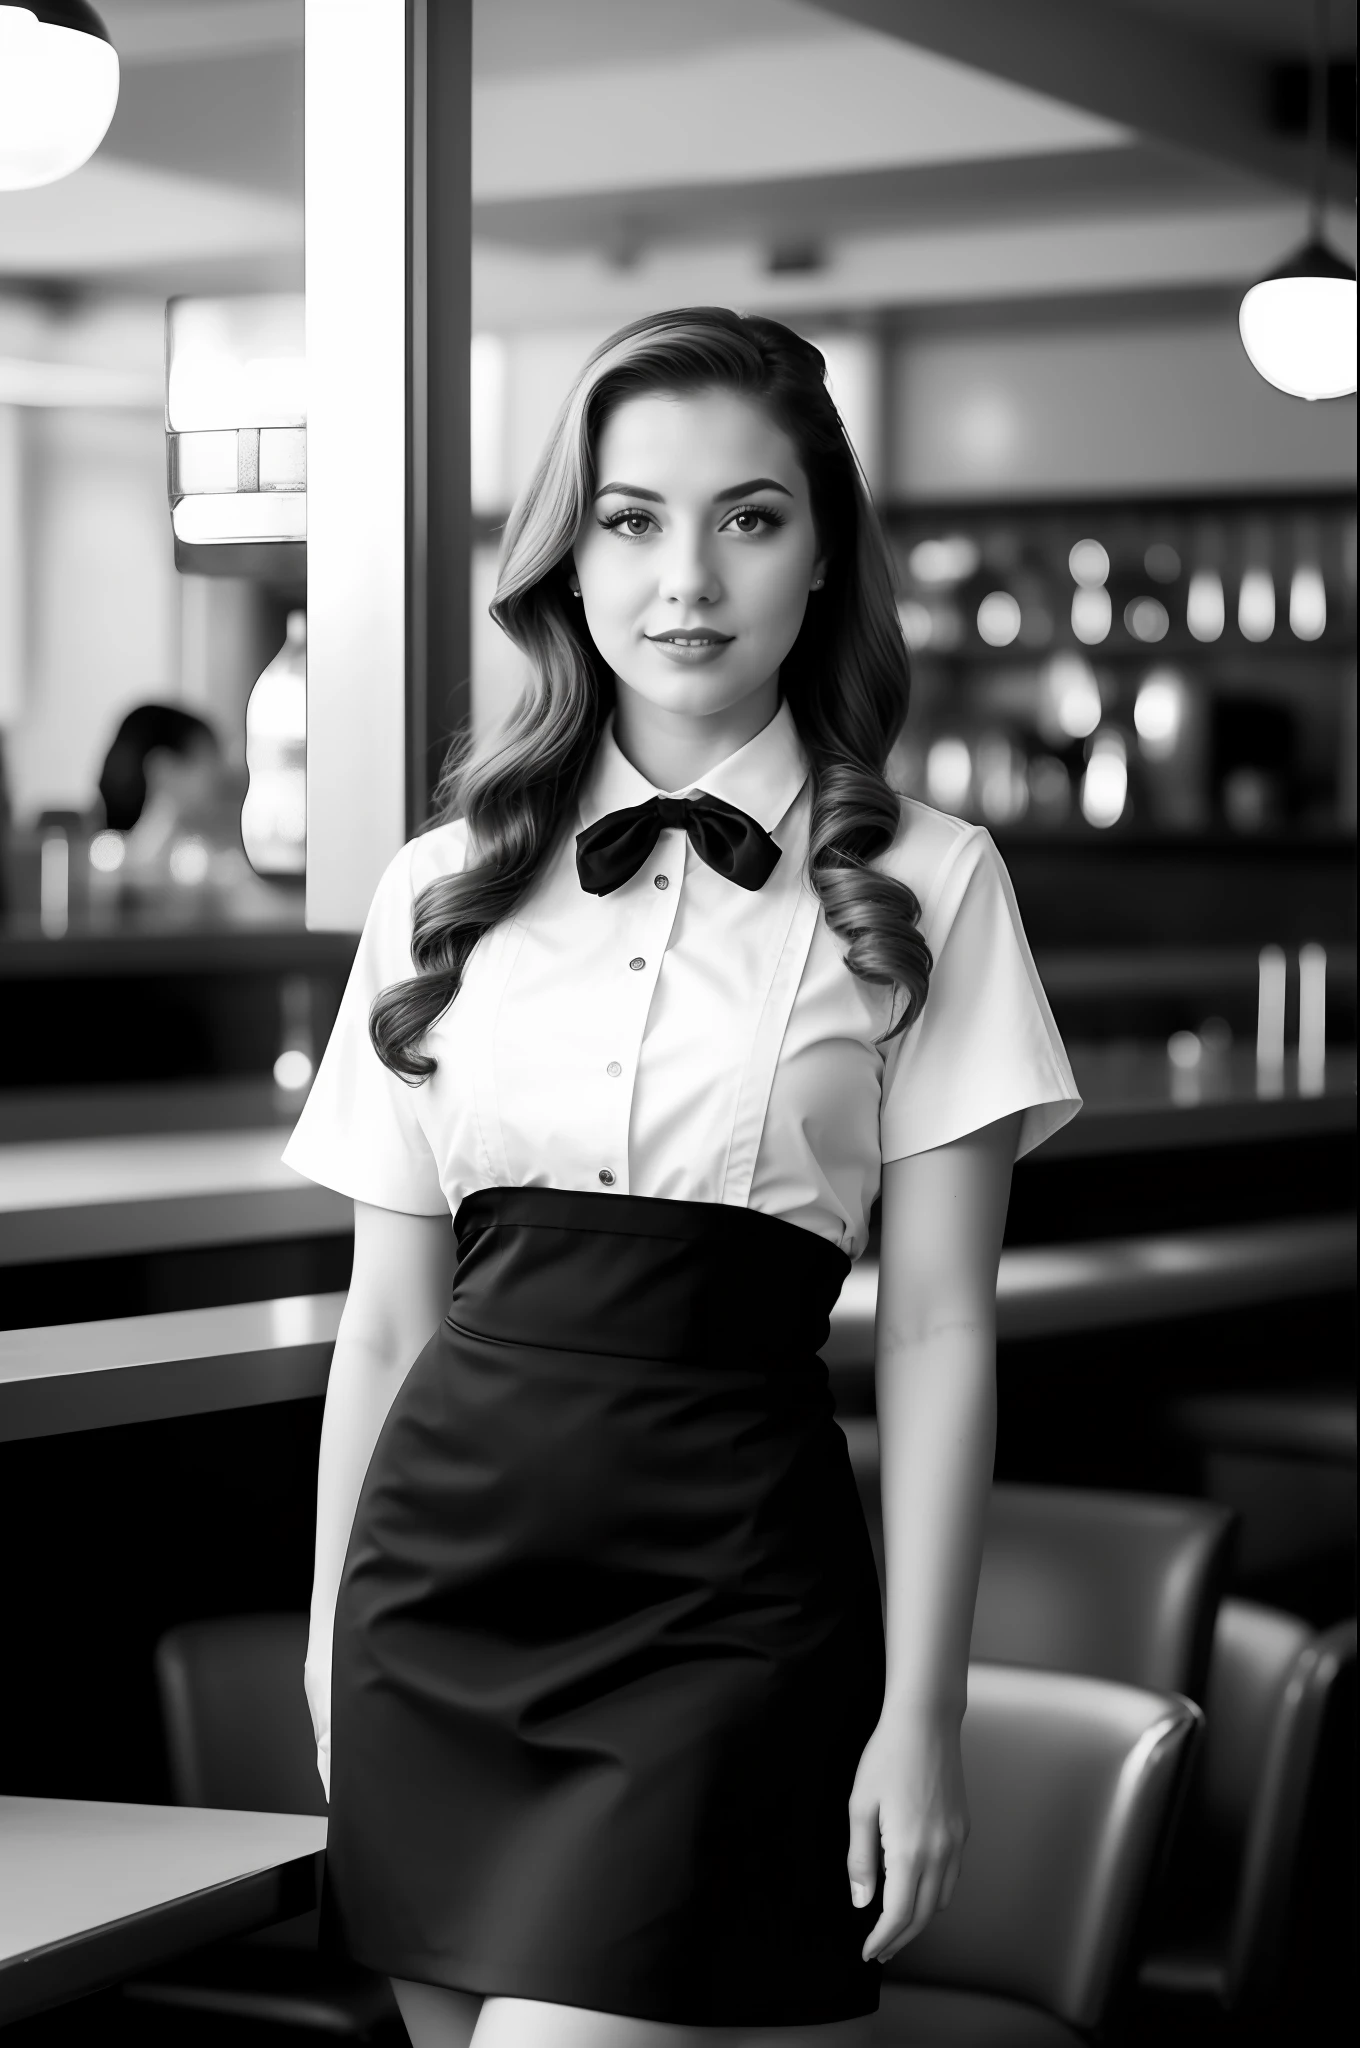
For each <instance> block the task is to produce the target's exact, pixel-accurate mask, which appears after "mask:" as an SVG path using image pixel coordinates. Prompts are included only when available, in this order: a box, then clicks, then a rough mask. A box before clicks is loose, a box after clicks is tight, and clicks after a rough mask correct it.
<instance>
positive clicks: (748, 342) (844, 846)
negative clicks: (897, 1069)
mask: <svg viewBox="0 0 1360 2048" xmlns="http://www.w3.org/2000/svg"><path fill="white" fill-rule="evenodd" d="M715 386H716V387H720V388H722V389H725V390H729V391H735V392H738V393H740V394H741V395H742V396H744V397H747V398H750V399H753V400H755V401H756V402H757V403H759V404H760V405H762V406H763V407H764V408H765V409H766V411H767V412H768V413H769V414H770V415H771V417H772V418H773V419H774V421H775V423H776V424H777V425H778V426H779V427H780V428H781V429H782V430H783V432H784V433H786V434H787V435H788V437H789V439H790V441H791V442H792V443H793V446H794V448H795V450H796V451H797V455H798V459H799V461H800V462H801V464H802V466H803V470H804V473H805V475H806V476H807V480H808V485H809V494H810V498H811V505H812V514H813V521H814V524H815V527H816V531H817V539H818V546H819V547H820V549H821V550H822V552H823V554H824V555H825V556H826V558H827V567H826V583H825V587H824V588H823V590H822V591H821V592H820V593H819V594H818V595H817V596H815V597H814V598H813V599H812V600H811V602H810V603H809V605H808V608H807V612H806V614H805V616H804V620H803V625H802V628H801V630H800V632H799V634H798V638H797V640H796V641H795V642H794V645H793V647H792V648H791V649H790V651H789V653H788V655H787V656H786V657H785V660H784V662H783V664H782V666H781V668H780V674H779V680H780V687H781V690H782V693H783V695H784V697H785V698H786V699H787V701H788V704H789V708H790V710H791V712H792V714H793V718H794V722H795V724H796V725H797V728H798V732H799V736H800V738H801V740H802V742H803V746H804V748H805V750H806V752H807V755H808V760H809V764H810V770H811V783H812V818H811V835H810V845H809V852H808V876H809V880H810V881H811V884H812V886H813V888H814V889H815V890H816V892H817V894H818V896H819V897H820V898H821V902H822V905H823V908H824V909H825V912H826V918H827V922H828V924H829V925H830V927H831V929H832V930H833V931H834V932H835V933H836V934H837V935H838V937H840V938H842V939H844V940H845V941H846V945H847V950H846V954H845V964H846V966H847V967H848V968H849V970H850V972H851V973H852V974H855V975H858V976H859V977H860V979H861V980H863V981H866V982H873V983H876V984H879V985H880V986H881V985H887V984H891V985H892V986H894V988H895V989H897V990H900V991H901V992H903V993H904V995H905V997H906V1001H905V1005H904V1008H903V1012H902V1015H901V1016H900V1017H899V1019H898V1020H897V1022H896V1023H895V1024H894V1025H893V1027H892V1029H891V1030H890V1031H888V1032H887V1033H885V1035H884V1036H885V1041H886V1039H887V1038H891V1037H893V1036H895V1035H896V1033H897V1032H899V1031H903V1030H905V1029H906V1027H907V1026H908V1025H909V1024H910V1023H911V1022H912V1021H913V1020H914V1019H915V1017H916V1016H917V1015H918V1013H919V1011H920V1009H921V1007H922V1005H923V1004H924V1002H925V999H926V993H927V990H928V988H929V984H930V971H931V967H932V965H933V961H932V959H931V954H930V949H929V947H928V946H927V945H926V942H925V940H924V938H923V937H922V935H921V933H920V931H919V930H918V929H917V925H918V923H919V919H920V914H921V906H920V904H919V903H918V901H917V899H916V897H915V895H914V894H913V892H912V891H911V890H910V889H909V888H908V887H907V886H906V885H905V883H902V882H899V881H896V880H894V879H893V877H891V876H890V875H886V874H882V873H880V872H878V871H876V870H875V869H873V868H871V867H870V866H869V865H868V864H869V862H870V861H872V860H873V859H874V857H875V855H877V854H881V853H883V852H884V851H885V850H886V849H887V847H888V846H890V845H891V843H892V841H893V838H894V836H895V835H896V832H897V829H898V821H899V816H900V807H899V802H898V798H897V796H896V794H895V793H894V791H893V789H892V787H891V785H890V784H889V782H888V780H887V777H886V775H885V772H884V770H885V766H886V763H887V759H888V755H889V753H890V751H891V749H892V746H893V743H894V741H895V740H896V738H897V735H898V733H899V732H900V731H901V728H902V725H903V722H904V721H905V719H906V715H907V707H908V702H909V697H910V689H911V676H910V668H909V665H908V660H907V650H906V645H905V643H904V641H903V638H902V632H901V628H900V625H899V623H898V618H897V610H896V605H895V603H894V598H893V581H892V572H891V568H890V564H889V557H888V552H887V547H886V545H885V543H884V539H883V535H882V532H881V529H880V527H879V524H878V520H877V517H876V515H875V513H874V509H873V504H872V501H871V499H870V496H869V491H868V487H867V485H866V483H865V480H864V476H863V473H862V471H861V470H860V467H859V464H858V463H857V461H856V459H855V454H854V450H853V449H852V447H851V445H850V442H849V439H848V437H847V435H846V432H845V428H844V426H843V424H842V422H841V417H840V414H839V413H838V412H837V410H836V407H835V405H834V404H833V403H832V399H831V395H830V393H829V392H828V390H827V387H826V362H825V358H824V357H823V356H822V354H821V352H820V350H818V349H816V348H814V347H813V346H812V344H811V343H810V342H808V341H805V340H804V339H803V338H802V336H801V335H798V334H795V333H794V332H793V330H792V329H791V328H788V327H785V326H783V325H781V323H780V322H779V321H777V320H767V319H764V318H758V317H755V316H752V315H745V314H741V313H733V312H729V311H728V310H727V308H725V307H722V306H689V307H684V308H681V309H680V310H678V311H675V312H668V313H654V314H651V315H649V316H647V317H646V318H645V319H641V320H634V321H632V322H631V323H630V324H629V325H628V326H627V327H622V328H620V329H619V331H618V333H617V334H614V335H611V337H610V338H609V340H608V341H606V342H603V343H601V345H600V347H599V348H597V349H596V350H595V352H594V354H593V355H592V356H591V357H590V358H589V360H588V361H587V363H586V364H585V366H584V368H583V369H582V371H581V373H580V375H579V376H578V377H577V379H576V382H575V384H574V385H573V386H572V389H571V390H570V391H569V392H568V394H567V396H566V398H565V400H564V401H563V404H562V408H561V410H560V411H559V413H558V415H557V418H556V420H555V422H554V424H553V428H552V431H551V433H550V434H549V436H548V440H547V445H546V446H545V447H544V450H543V453H542V454H541V456H540V457H539V460H538V466H537V468H536V469H535V471H534V473H533V476H532V477H531V478H530V480H529V482H528V484H527V485H526V486H525V488H524V490H523V491H522V492H521V493H520V496H519V498H518V500H517V501H516V504H515V506H514V509H513V511H512V512H511V514H510V517H509V519H508V520H507V522H506V527H505V535H504V539H503V541H502V544H501V553H500V567H499V574H498V578H497V584H496V594H495V597H494V599H493V601H492V604H491V608H490V609H491V616H492V618H493V619H495V621H496V623H497V625H498V626H500V627H501V629H502V631H503V632H505V633H508V634H509V636H510V638H511V639H512V640H513V641H514V643H515V645H516V646H517V647H518V648H520V649H521V651H522V652H523V653H524V654H526V655H527V656H528V659H529V662H530V665H531V667H532V671H533V674H532V677H531V679H530V681H529V682H528V683H527V684H526V686H525V688H524V691H523V694H522V695H521V696H520V698H519V700H518V702H517V703H516V705H515V706H514V709H513V710H512V712H511V713H510V716H509V719H508V720H507V721H506V723H505V724H504V725H503V726H502V727H501V728H500V729H499V730H497V731H496V732H495V733H494V734H492V735H490V736H488V737H486V738H484V739H483V740H481V741H479V742H478V743H476V744H472V743H471V742H469V741H468V740H467V739H466V738H464V737H460V738H458V739H456V740H455V741H454V743H453V745H452V746H451V748H450V750H449V754H448V757H447V759H446V762H445V766H444V770H443V773H442V775H441V778H440V783H439V787H438V790H437V791H436V795H435V807H434V815H433V817H432V818H431V820H430V824H431V825H438V824H445V823H447V822H448V821H449V820H451V819H453V818H457V817H462V818H465V819H466V821H467V828H468V852H467V863H466V865H465V867H464V868H463V871H462V872H461V873H460V874H456V875H448V876H445V877H443V878H441V879H440V880H438V881H434V882H431V883H430V884H429V885H428V886H427V887H426V888H425V889H423V890H422V891H421V893H420V895H419V896H418V898H417V899H416V904H415V911H414V916H413V919H412V936H411V958H412V962H413V964H414V966H415V968H416V973H415V976H414V977H413V978H412V979H411V980H409V981H401V982H397V983H396V984H394V986H392V987H391V988H387V989H384V990H383V991H382V992H381V994H380V995H379V996H378V997H377V998H376V1000H375V1002H374V1004H373V1007H372V1010H371V1012H370V1015H369V1032H370V1036H371V1038H372V1041H373V1045H374V1048H375V1050H376V1051H377V1053H378V1056H379V1058H380V1059H382V1060H383V1061H384V1062H385V1064H386V1065H387V1066H388V1067H390V1068H391V1069H392V1070H393V1072H394V1073H397V1074H400V1075H401V1076H402V1077H403V1078H404V1079H406V1080H407V1081H409V1082H410V1083H412V1084H413V1085H416V1084H418V1083H419V1082H421V1081H423V1080H425V1079H427V1078H428V1076H429V1075H430V1074H432V1073H433V1072H434V1071H435V1069H436V1066H437V1064H438V1062H437V1061H436V1060H435V1059H434V1058H432V1057H431V1055H430V1054H429V1053H427V1052H424V1051H421V1050H420V1049H419V1042H420V1040H421V1038H422V1037H423V1035H424V1033H425V1032H426V1031H427V1030H428V1029H429V1027H430V1025H431V1024H433V1023H434V1022H435V1020H436V1019H437V1018H438V1017H440V1016H442V1014H443V1013H444V1011H445V1010H446V1009H447V1008H448V1006H449V1004H450V1003H451V1002H452V1001H453V999H454V997H455V996H456V995H457V993H458V989H459V986H460V984H461V981H462V977H463V971H464V969H465V967H466V965H467V961H468V958H469V956H470V954H471V952H472V949H473V947H474V946H475V945H476V943H477V941H478V939H480V938H481V936H482V934H483V933H484V932H486V931H489V930H490V929H491V927H492V926H493V925H496V924H499V923H500V922H501V921H502V920H503V919H504V918H507V917H509V916H511V915H512V913H513V912H514V911H515V909H516V908H517V906H518V905H519V904H520V903H521V902H522V901H523V900H524V898H525V896H526V895H527V894H528V892H529V890H530V889H531V888H532V887H533V885H534V882H535V880H536V878H537V876H538V875H539V873H540V872H541V871H542V870H543V868H544V866H545V864H546V863H547V861H548V860H549V858H550V857H551V855H552V853H553V850H554V848H555V847H556V845H557V843H558V841H559V838H560V836H561V834H562V832H563V831H564V830H565V829H566V826H567V824H568V822H569V820H570V819H571V817H572V815H573V812H574V806H575V803H576V797H577V792H578V790H579V788H580V786H581V783H582V780H583V778H584V776H585V774H586V771H587V769H588V767H589V765H590V761H591V757H592V755H593V753H594V751H595V745H596V741H597V740H598V739H599V736H600V731H601V728H602V726H603V725H604V722H605V719H606V718H607V717H608V714H609V712H610V710H611V708H612V706H613V703H614V694H615V685H614V678H613V674H612V672H611V671H610V670H609V668H608V667H607V666H606V664H605V663H604V661H603V660H602V659H601V657H600V655H599V653H598V651H597V650H596V648H595V645H594V642H593V641H592V640H591V638H590V634H589V632H588V630H587V628H586V625H585V622H584V619H583V618H582V615H581V610H580V607H579V606H575V605H573V604H572V603H571V601H570V599H569V597H568V594H567V573H568V569H569V566H570V558H571V552H572V548H573V546H574V544H575V541H576V537H577V534H578V532H579V530H580V528H581V525H582V523H583V521H584V520H585V518H586V515H587V513H588V511H589V508H590V505H591V501H592V498H593V496H594V492H595V485H596V481H597V479H596V476H595V461H594V451H595V448H596V445H597V442H598V436H599V431H600V427H601V425H602V423H603V421H604V420H605V418H606V417H607V415H608V414H609V413H610V412H611V411H612V409H613V408H614V407H615V406H617V405H619V404H621V403H622V402H623V401H624V400H625V399H628V398H632V397H636V396H639V395H640V394H642V393H646V392H653V391H670V392H676V391H678V392H686V391H697V390H706V389H710V388H713V387H715Z"/></svg>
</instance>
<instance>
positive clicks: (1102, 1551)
mask: <svg viewBox="0 0 1360 2048" xmlns="http://www.w3.org/2000/svg"><path fill="white" fill-rule="evenodd" d="M1237 1525H1238V1517H1237V1515H1236V1513H1235V1511H1234V1510H1233V1509H1231V1508H1226V1507H1222V1506H1220V1505H1219V1504H1218V1503H1216V1502H1213V1501H1204V1500H1182V1499H1178V1498H1175V1497H1173V1496H1168V1495H1162V1494H1140V1493H1117V1492H1104V1491H1098V1490H1094V1489H1087V1488H1084V1487H1081V1488H1079V1487H1066V1486H1062V1487H1055V1486H1020V1485H1013V1484H1002V1485H997V1486H994V1487H993V1488H992V1494H991V1500H990V1502H989V1505H988V1512H987V1529H986V1537H985V1541H984V1547H983V1555H982V1573H981V1577H980V1580H979V1584H978V1598H977V1607H976V1610H975V1612H974V1620H973V1648H972V1654H973V1655H974V1656H975V1657H979V1658H983V1659H986V1660H987V1661H989V1662H993V1663H999V1664H1002V1663H1004V1664H1028V1665H1032V1666H1036V1667H1038V1668H1040V1669H1042V1670H1046V1671H1080V1672H1084V1673H1085V1674H1086V1676H1087V1677H1089V1678H1109V1679H1113V1680H1115V1681H1117V1682H1118V1683H1120V1684H1123V1685H1137V1686H1144V1687H1146V1689H1147V1690H1148V1691H1149V1692H1179V1693H1185V1694H1186V1695H1187V1696H1188V1697H1189V1698H1190V1699H1192V1700H1201V1701H1202V1700H1203V1698H1204V1693H1205V1687H1206V1685H1207V1683H1208V1676H1209V1653H1210V1646H1211V1644H1212V1642H1213V1630H1214V1615H1215V1613H1216V1611H1217V1609H1218V1604H1219V1601H1220V1599H1221V1597H1222V1594H1223V1591H1224V1588H1225V1586H1226V1584H1227V1579H1228V1572H1229V1568H1230V1565H1231V1562H1232V1550H1233V1543H1234V1539H1235V1537H1236V1533H1237Z"/></svg>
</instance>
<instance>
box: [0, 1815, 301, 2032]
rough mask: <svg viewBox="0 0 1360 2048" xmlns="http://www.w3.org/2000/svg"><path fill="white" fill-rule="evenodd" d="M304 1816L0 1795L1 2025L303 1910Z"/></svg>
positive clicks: (81, 1996)
mask: <svg viewBox="0 0 1360 2048" xmlns="http://www.w3.org/2000/svg"><path fill="white" fill-rule="evenodd" d="M325 1847H326V1822H325V1820H324V1819H318V1818H316V1817H314V1816H313V1815H311V1814H292V1813H237V1812H228V1811H225V1810H218V1809H208V1808H204V1807H193V1806H133V1805H123V1804H120V1803H118V1802H114V1801H110V1802H104V1801H100V1800H93V1799H24V1798H16V1797H14V1796H12V1795H8V1794H3V1793H0V2026H5V2025H8V2024H9V2023H10V2022H11V2021H13V2020H18V2019H23V2018H25V2017H26V2016H27V2015H28V2014H30V2013H35V2012H41V2011H42V2010H43V2009H44V2008H45V2007H47V2006H52V2005H59V2004H61V2003H62V2002H63V2001H65V2000H67V1999H72V1998H83V1997H84V1996H85V1995H86V1994H87V1993H88V1992H91V1991H99V1990H102V1989H103V1988H104V1987H105V1986H107V1985H110V1984H117V1983H120V1982H122V1980H123V1979H124V1978H126V1977H131V1976H134V1975H136V1974H137V1973H138V1972H140V1971H142V1970H146V1969H150V1968H152V1967H154V1966H156V1965H158V1964H161V1963H165V1962H169V1961H170V1960H171V1959H172V1958H173V1957H175V1956H178V1955H182V1954H184V1953H185V1951H186V1950H189V1949H195V1948H200V1947H202V1946H203V1945H204V1944H205V1943H207V1942H212V1941H220V1940H224V1939H226V1938H228V1937H230V1936H232V1935H237V1934H247V1933H249V1932H250V1931H251V1929H253V1928H256V1927H265V1926H268V1925H270V1924H271V1923H272V1922H273V1921H276V1920H287V1919H291V1918H292V1917H293V1915H294V1914H297V1913H306V1912H310V1911H311V1909H312V1907H313V1906H315V1905H316V1903H317V1901H318V1899H319V1898H320V1885H321V1865H322V1858H323V1855H324V1852H325Z"/></svg>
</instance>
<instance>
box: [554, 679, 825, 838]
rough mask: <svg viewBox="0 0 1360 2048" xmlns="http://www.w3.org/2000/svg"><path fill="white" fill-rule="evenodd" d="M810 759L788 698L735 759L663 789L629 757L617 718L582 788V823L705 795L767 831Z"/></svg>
mask: <svg viewBox="0 0 1360 2048" xmlns="http://www.w3.org/2000/svg"><path fill="white" fill-rule="evenodd" d="M807 774H808V757H807V753H806V751H805V749H804V747H803V742H802V740H801V739H800V738H799V736H798V728H797V726H796V725H795V724H794V721H793V713H792V712H791V711H790V709H789V707H788V703H787V701H786V700H785V699H784V698H781V699H780V702H779V709H778V710H777V711H776V712H775V715H774V717H773V718H772V719H771V720H770V722H769V724H768V725H766V726H762V728H761V730H760V731H759V732H758V733H757V734H756V735H755V738H754V739H749V740H747V742H746V744H745V746H742V747H738V748H737V751H736V752H735V754H729V755H728V756H727V758H726V760H723V761H719V762H717V763H716V765H715V766H714V767H712V768H708V769H705V771H704V773H703V774H702V775H700V776H698V777H697V778H696V779H695V781H693V782H688V783H686V784H685V786H684V788H683V789H657V788H656V787H655V785H654V784H653V783H650V782H649V781H648V780H647V778H646V776H645V775H643V774H642V773H641V772H640V771H639V770H638V769H636V768H635V767H634V766H633V764H632V762H631V761H628V760H626V759H625V758H624V756H623V754H622V753H621V752H620V750H619V744H618V741H617V740H616V739H615V738H614V714H613V712H612V711H611V712H610V714H609V716H608V718H607V719H606V720H605V722H604V726H603V729H602V730H601V733H600V738H599V742H598V744H597V747H596V751H595V758H594V760H593V761H592V763H591V765H590V769H589V771H588V773H587V775H586V779H585V781H584V783H583V784H582V787H581V796H580V812H581V823H582V825H583V826H589V825H593V824H595V823H596V821H597V820H598V819H600V818H603V817H605V816H606V815H607V814H608V813H609V812H610V811H622V810H631V809H632V807H633V806H634V805H635V804H645V803H646V802H647V800H648V798H649V797H654V796H691V795H693V793H694V792H695V790H703V791H704V792H705V793H706V794H707V795H708V796H718V797H721V798H722V799H723V801H724V803H729V804H735V805H736V807H737V809H738V810H740V811H745V812H746V813H747V815H748V816H749V817H752V818H754V819H755V821H756V823H757V824H758V825H761V826H763V827H764V829H765V830H766V831H767V832H773V831H774V828H775V826H776V825H777V824H778V823H779V821H780V819H781V818H782V817H783V816H784V814H785V812H786V811H787V810H788V808H789V806H790V804H791V803H792V802H793V800H794V798H795V797H796V796H797V794H798V792H799V790H800V789H801V788H802V787H803V784H804V783H805V782H806V780H807Z"/></svg>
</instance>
